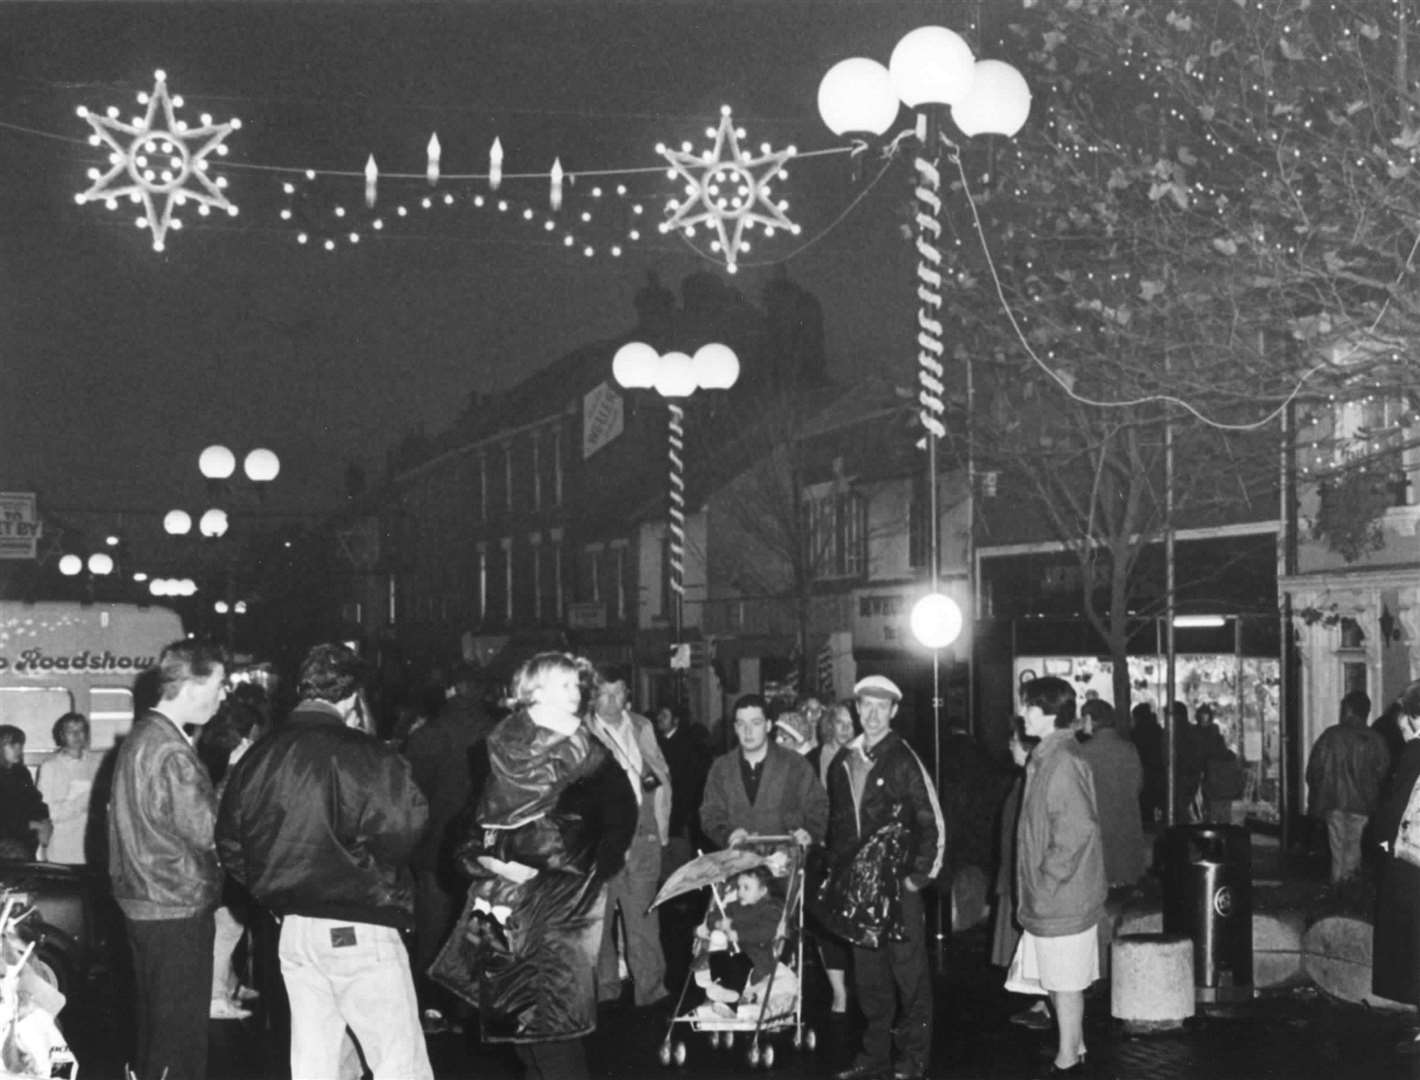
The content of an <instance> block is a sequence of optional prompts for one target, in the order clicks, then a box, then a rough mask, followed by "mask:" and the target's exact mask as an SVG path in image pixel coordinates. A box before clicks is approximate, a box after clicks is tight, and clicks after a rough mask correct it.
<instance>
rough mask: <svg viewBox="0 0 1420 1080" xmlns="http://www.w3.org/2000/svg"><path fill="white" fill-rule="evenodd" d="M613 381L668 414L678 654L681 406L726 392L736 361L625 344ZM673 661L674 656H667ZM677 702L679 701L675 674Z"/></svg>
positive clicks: (711, 348)
mask: <svg viewBox="0 0 1420 1080" xmlns="http://www.w3.org/2000/svg"><path fill="white" fill-rule="evenodd" d="M612 375H613V376H614V377H615V378H616V381H617V383H618V384H619V385H620V386H622V387H624V388H626V389H628V390H636V389H650V388H653V387H654V388H655V390H656V392H657V393H658V394H660V395H661V396H662V397H663V398H665V399H666V407H667V412H668V414H669V420H668V428H667V440H666V465H667V472H668V476H669V489H668V490H669V499H668V504H667V511H666V512H667V530H666V532H667V540H668V543H667V558H666V574H667V583H668V585H669V586H670V594H671V597H670V598H671V647H672V649H673V650H675V649H678V648H679V646H680V644H681V640H680V639H681V632H682V630H683V628H684V626H685V407H684V406H683V405H682V404H681V402H683V401H684V400H685V399H687V398H689V397H690V395H691V394H693V393H695V391H696V390H728V389H729V388H730V387H732V386H734V385H735V382H736V380H737V379H739V377H740V361H739V357H737V356H736V355H735V351H734V350H733V349H731V348H730V347H729V346H728V345H721V344H719V343H718V342H711V343H710V344H708V345H702V346H701V347H700V348H699V349H697V350H696V351H695V355H694V356H690V355H687V354H686V353H683V352H668V353H665V354H662V353H659V352H657V351H656V349H655V348H654V347H653V346H651V345H647V344H645V343H644V342H641V341H628V342H627V343H626V344H625V345H623V346H621V348H620V349H618V350H617V351H616V356H615V357H614V358H613V359H612ZM672 655H673V657H674V653H673V654H672ZM672 667H673V668H674V670H675V671H676V672H677V678H676V697H677V699H679V698H680V686H681V683H680V678H679V672H680V671H682V670H684V669H683V667H680V666H677V665H675V664H674V663H673V664H672Z"/></svg>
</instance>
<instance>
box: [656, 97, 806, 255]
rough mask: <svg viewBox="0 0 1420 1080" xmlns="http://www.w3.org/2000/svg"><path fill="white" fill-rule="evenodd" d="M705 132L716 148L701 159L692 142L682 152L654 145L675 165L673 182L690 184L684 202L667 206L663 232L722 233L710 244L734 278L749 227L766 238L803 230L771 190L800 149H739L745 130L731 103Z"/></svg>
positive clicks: (670, 171)
mask: <svg viewBox="0 0 1420 1080" xmlns="http://www.w3.org/2000/svg"><path fill="white" fill-rule="evenodd" d="M705 134H706V135H707V136H710V137H712V138H713V139H714V140H715V145H714V147H712V148H711V149H709V150H706V151H705V152H704V153H702V154H701V155H699V156H698V157H697V156H696V155H695V154H693V153H691V152H690V143H682V144H681V148H680V149H679V150H670V149H667V147H666V146H665V144H660V145H658V146H657V147H656V153H658V154H660V155H661V156H662V157H664V158H665V159H666V160H667V161H668V162H670V164H671V167H670V169H668V170H667V171H666V175H667V176H669V177H670V178H671V179H675V178H676V176H681V177H683V178H684V179H685V182H686V187H685V193H686V198H685V200H684V201H683V202H682V201H681V200H679V199H671V200H670V201H669V202H667V203H666V212H667V214H668V215H669V216H668V217H667V218H666V220H665V221H663V222H661V226H660V228H661V232H663V233H668V232H670V231H671V230H672V229H680V230H681V231H683V232H684V233H685V235H686V236H693V235H695V226H697V225H700V224H702V223H705V222H708V223H710V224H711V226H712V227H713V228H714V229H715V231H716V233H717V234H718V235H719V239H718V240H714V241H711V244H710V247H711V250H713V251H719V252H722V253H723V254H724V256H725V266H726V269H728V270H729V272H730V273H732V274H733V273H734V272H735V269H736V263H737V262H738V260H739V255H740V252H742V251H748V250H749V242H748V240H747V239H746V237H745V232H746V230H747V229H751V228H753V227H754V226H755V225H756V224H758V225H761V226H763V227H764V235H765V236H773V235H774V230H775V229H785V230H787V231H789V232H791V233H794V234H797V233H798V232H799V226H798V225H796V224H794V223H793V222H792V221H790V220H789V219H788V217H786V216H785V213H784V211H786V210H787V209H788V208H789V204H788V202H786V201H785V200H783V199H781V200H779V201H778V202H775V201H774V200H773V197H772V193H771V192H770V190H769V182H770V181H771V180H775V179H778V180H783V179H785V178H787V176H788V173H786V172H785V171H784V162H786V161H788V160H789V158H791V157H793V156H794V155H795V154H796V153H797V151H796V150H795V149H794V147H792V146H790V147H788V148H787V149H785V150H770V148H769V144H768V143H765V144H764V145H763V146H761V147H760V154H759V157H749V156H748V155H746V154H745V152H744V151H743V150H741V149H740V140H741V139H743V138H744V137H745V133H744V129H743V128H739V129H737V128H736V127H735V122H734V120H733V119H732V118H731V117H730V107H729V106H728V105H723V106H721V108H720V126H719V128H708V129H707V130H706V132H705Z"/></svg>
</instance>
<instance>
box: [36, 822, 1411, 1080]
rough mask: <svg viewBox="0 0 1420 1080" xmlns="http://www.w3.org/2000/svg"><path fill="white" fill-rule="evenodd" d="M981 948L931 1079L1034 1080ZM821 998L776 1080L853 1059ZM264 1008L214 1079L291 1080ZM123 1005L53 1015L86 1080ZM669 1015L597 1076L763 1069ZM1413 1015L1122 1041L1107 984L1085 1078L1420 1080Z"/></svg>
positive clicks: (1339, 1015)
mask: <svg viewBox="0 0 1420 1080" xmlns="http://www.w3.org/2000/svg"><path fill="white" fill-rule="evenodd" d="M1253 876H1254V880H1255V882H1256V883H1257V884H1258V885H1262V884H1263V883H1264V882H1273V883H1277V882H1282V883H1285V884H1287V885H1288V886H1297V887H1298V888H1304V887H1305V884H1306V883H1307V882H1312V883H1319V882H1322V881H1324V877H1325V862H1324V859H1323V860H1322V861H1320V862H1318V861H1317V860H1316V859H1315V858H1309V857H1306V856H1300V857H1290V856H1289V857H1287V858H1283V857H1282V856H1281V854H1280V853H1279V852H1278V851H1277V850H1276V848H1275V845H1273V846H1272V847H1268V846H1267V845H1266V844H1265V843H1263V844H1262V845H1261V846H1259V847H1258V848H1256V849H1255V851H1254V864H1253ZM987 950H988V936H987V932H986V930H985V928H981V929H977V930H974V931H970V932H968V933H965V934H960V935H957V936H956V937H955V938H954V939H953V940H952V941H951V943H950V945H949V947H948V949H947V951H946V955H945V956H943V957H940V958H934V960H936V961H939V963H936V964H935V966H936V968H937V970H938V971H939V974H938V977H937V980H936V982H937V995H938V997H937V1014H936V1015H937V1027H936V1038H935V1041H934V1055H933V1066H932V1076H934V1077H936V1078H939V1080H1030V1078H1033V1077H1037V1076H1043V1075H1044V1074H1045V1072H1046V1070H1047V1069H1048V1067H1049V1054H1050V1051H1051V1050H1052V1039H1051V1036H1049V1035H1045V1034H1038V1033H1034V1032H1030V1031H1027V1030H1025V1029H1023V1028H1020V1027H1017V1026H1015V1025H1013V1024H1011V1023H1009V1022H1008V1017H1009V1016H1010V1015H1011V1014H1012V1013H1014V1012H1016V1011H1018V1010H1019V1009H1021V1008H1022V1007H1024V1006H1025V1005H1026V1004H1028V1000H1027V999H1024V998H1019V997H1015V996H1013V995H1010V994H1007V993H1006V992H1005V991H1004V990H1003V989H1002V988H1001V981H1002V972H1001V971H1000V970H999V969H994V968H991V967H988V966H987V965H986V963H985V962H984V958H985V956H986V955H987ZM675 977H677V978H679V977H681V976H680V975H679V974H677V975H676V976H675ZM825 993H826V985H825V984H824V983H823V981H822V976H821V974H820V973H819V972H817V971H816V970H815V969H813V968H810V969H809V971H808V972H807V991H806V999H805V1008H806V1014H807V1017H808V1021H809V1023H810V1026H812V1028H813V1030H814V1035H815V1042H816V1043H817V1046H816V1048H815V1049H814V1050H813V1051H812V1052H809V1051H807V1050H803V1049H799V1050H796V1049H795V1048H794V1047H793V1045H792V1040H791V1039H789V1038H788V1037H787V1036H781V1037H779V1038H778V1039H776V1040H775V1041H774V1047H775V1064H774V1068H773V1070H772V1071H773V1073H774V1074H776V1075H778V1076H780V1077H782V1078H783V1080H800V1078H804V1080H807V1078H826V1077H828V1076H830V1075H831V1074H832V1072H833V1071H834V1070H836V1069H838V1068H841V1067H842V1066H843V1065H845V1064H847V1063H848V1061H849V1059H850V1058H851V1055H852V1051H853V1050H854V1048H855V1047H856V1040H857V1029H856V1023H855V1022H854V1021H853V1020H851V1019H850V1021H849V1022H848V1023H847V1024H843V1023H840V1024H838V1025H830V1024H828V1023H826V1020H827V1017H826V1013H825V1005H826V1003H825ZM272 1004H273V1008H271V1009H270V1010H269V1012H270V1015H263V1014H261V1013H258V1015H257V1016H256V1017H254V1018H252V1019H251V1020H245V1021H240V1022H234V1021H226V1022H214V1023H213V1025H212V1029H211V1030H212V1051H211V1068H210V1078H211V1080H259V1078H260V1080H267V1078H269V1080H289V1078H288V1077H287V1072H286V1067H285V1044H284V1034H283V1031H282V1019H283V1016H284V1006H282V1005H280V1003H279V1001H274V1002H273V1003H272ZM122 1007H123V1002H122V1001H121V1000H118V999H117V998H116V997H115V996H114V995H113V994H111V993H110V994H100V995H97V999H96V1000H93V1001H91V1002H90V1003H89V1004H88V1005H83V1004H81V1003H79V1002H77V1001H76V1002H75V1004H74V1005H73V1006H72V1007H71V1008H70V1009H69V1010H66V1015H65V1016H64V1017H63V1018H62V1020H63V1022H64V1024H65V1029H66V1031H67V1032H68V1033H69V1036H70V1038H71V1040H72V1043H73V1045H74V1049H75V1051H76V1053H77V1054H78V1055H79V1061H80V1065H81V1075H82V1076H83V1077H84V1080H109V1078H113V1080H119V1078H121V1077H122V1064H123V1061H124V1060H125V1049H124V1047H125V1042H126V1039H125V1031H124V1025H123V1022H122V1020H121V1019H120V1017H121V1015H122ZM850 1016H851V1013H850ZM667 1021H668V1012H667V1011H656V1010H650V1011H647V1010H638V1009H634V1008H631V1007H629V1006H614V1007H608V1008H604V1009H603V1010H602V1013H601V1017H600V1026H599V1029H598V1031H597V1032H596V1034H595V1035H593V1036H592V1037H590V1038H589V1039H588V1057H589V1060H590V1062H591V1065H592V1071H593V1075H594V1076H595V1077H597V1078H598V1080H640V1078H643V1077H645V1078H654V1077H666V1080H673V1077H674V1076H675V1075H676V1074H680V1075H684V1076H686V1077H687V1078H692V1077H693V1078H710V1077H731V1076H740V1075H753V1074H755V1073H762V1070H758V1069H751V1067H750V1066H749V1064H748V1063H747V1061H746V1050H747V1045H746V1043H745V1042H744V1041H743V1040H741V1042H740V1043H739V1044H738V1046H737V1047H736V1049H735V1050H733V1051H727V1050H724V1049H715V1048H712V1046H711V1045H710V1040H709V1038H708V1037H707V1036H706V1035H704V1034H700V1033H695V1032H691V1031H690V1030H689V1028H688V1026H686V1025H676V1026H675V1028H674V1030H673V1035H674V1037H675V1038H676V1039H677V1040H683V1041H684V1042H685V1043H686V1049H687V1055H686V1061H685V1064H684V1065H683V1066H681V1067H679V1068H669V1069H668V1068H664V1067H663V1066H661V1064H660V1063H659V1061H658V1051H659V1049H660V1046H661V1044H662V1042H663V1041H664V1039H665V1037H666V1035H667ZM1409 1022H1410V1018H1408V1017H1405V1016H1397V1015H1395V1014H1386V1013H1378V1012H1375V1011H1372V1010H1368V1009H1365V1008H1362V1007H1359V1006H1354V1005H1348V1004H1343V1003H1340V1002H1336V1001H1333V1000H1330V999H1328V998H1325V997H1323V996H1321V995H1320V994H1318V993H1316V992H1315V991H1313V990H1311V989H1310V988H1307V987H1300V988H1296V989H1293V990H1290V991H1284V992H1272V993H1268V994H1266V995H1264V996H1262V997H1259V998H1257V999H1255V1000H1253V1001H1251V1002H1248V1003H1246V1004H1245V1005H1234V1006H1229V1007H1226V1008H1221V1007H1220V1008H1215V1009H1213V1010H1210V1011H1208V1012H1206V1013H1204V1014H1203V1015H1200V1016H1199V1017H1198V1018H1197V1019H1196V1020H1194V1021H1193V1022H1191V1023H1190V1024H1189V1025H1188V1026H1187V1027H1186V1028H1185V1029H1183V1030H1182V1031H1179V1032H1176V1033H1173V1034H1167V1035H1153V1036H1149V1037H1137V1038H1131V1037H1129V1036H1128V1035H1127V1034H1126V1033H1125V1032H1124V1031H1123V1030H1122V1028H1121V1027H1120V1026H1119V1025H1118V1024H1117V1023H1116V1022H1115V1021H1113V1020H1111V1018H1110V1016H1109V994H1108V988H1107V987H1105V986H1102V987H1101V988H1100V992H1098V993H1097V994H1096V995H1095V996H1092V997H1091V999H1090V1001H1089V1006H1088V1011H1087V1025H1086V1026H1087V1033H1086V1034H1087V1043H1088V1045H1089V1048H1090V1055H1089V1061H1090V1075H1091V1076H1092V1077H1095V1078H1098V1080H1167V1078H1174V1077H1179V1078H1183V1077H1198V1078H1209V1080H1213V1078H1217V1080H1257V1078H1274V1077H1275V1078H1277V1080H1292V1078H1307V1077H1316V1078H1327V1080H1331V1078H1348V1080H1349V1078H1366V1080H1369V1078H1376V1080H1381V1078H1385V1080H1392V1078H1400V1077H1412V1076H1413V1078H1414V1080H1420V1058H1417V1059H1414V1060H1413V1061H1412V1060H1411V1059H1408V1058H1403V1057H1400V1056H1398V1055H1397V1054H1396V1053H1395V1044H1396V1042H1397V1040H1399V1039H1401V1038H1403V1037H1408V1035H1409V1034H1410V1030H1411V1029H1410V1027H1409ZM430 1055H431V1058H432V1060H433V1062H434V1066H435V1070H436V1072H437V1074H438V1076H439V1077H440V1078H441V1080H454V1078H458V1080H469V1078H477V1080H517V1078H518V1077H519V1076H520V1072H519V1069H518V1066H517V1064H516V1062H515V1061H514V1060H513V1057H512V1055H511V1054H510V1053H509V1052H507V1050H506V1049H505V1048H498V1047H483V1046H481V1045H480V1044H479V1042H478V1040H477V1038H476V1037H475V1036H473V1035H471V1034H467V1035H462V1034H444V1035H438V1036H434V1037H432V1038H431V1039H430ZM315 1080H324V1078H315ZM331 1080H334V1078H331Z"/></svg>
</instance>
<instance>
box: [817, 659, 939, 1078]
mask: <svg viewBox="0 0 1420 1080" xmlns="http://www.w3.org/2000/svg"><path fill="white" fill-rule="evenodd" d="M853 692H854V695H855V696H856V697H857V699H858V717H859V720H860V722H861V723H862V726H863V733H862V734H861V735H859V736H858V737H857V738H856V739H854V740H853V741H852V742H851V743H849V744H848V745H847V746H845V747H843V749H841V750H839V752H838V754H837V755H836V756H835V758H834V760H833V764H832V765H830V766H829V770H828V796H829V821H828V847H829V853H830V857H831V858H832V859H833V860H834V861H835V862H840V861H843V860H847V859H851V858H852V857H853V855H854V853H855V852H856V851H857V850H858V849H859V847H860V846H861V845H862V844H863V843H864V841H866V840H868V839H869V838H870V837H872V836H873V835H874V834H875V833H877V832H878V831H879V830H880V829H882V828H884V827H885V826H888V825H891V824H893V823H894V822H898V823H901V824H903V825H905V826H907V829H908V831H909V833H910V835H911V843H910V844H909V850H908V859H907V866H906V868H905V869H906V874H905V876H904V878H903V882H902V922H903V929H904V931H905V938H904V940H901V941H893V940H888V941H886V942H884V943H882V944H881V945H879V947H878V948H876V949H867V948H860V947H859V946H856V945H855V946H854V947H853V983H854V987H855V988H856V990H857V992H858V1004H859V1006H860V1007H861V1008H862V1010H863V1016H864V1019H865V1020H866V1021H867V1027H866V1029H865V1030H864V1032H863V1045H862V1049H861V1050H860V1051H859V1054H858V1056H857V1058H856V1059H855V1060H854V1062H853V1064H852V1065H851V1066H849V1067H848V1068H847V1069H845V1070H843V1071H842V1072H840V1073H838V1074H837V1080H887V1078H889V1077H896V1078H897V1080H917V1078H920V1077H922V1076H924V1075H925V1074H926V1070H927V1055H928V1053H929V1051H930V1050H931V1045H932V978H931V973H930V972H929V971H928V970H927V926H926V911H925V909H924V907H923V903H922V889H923V888H925V887H926V886H927V884H928V883H930V882H931V881H932V879H934V878H935V877H936V876H937V875H938V874H940V873H941V871H942V860H943V858H944V856H945V854H946V835H947V830H946V824H945V822H944V820H943V818H942V807H941V803H940V802H939V801H938V799H937V790H936V786H935V785H934V783H933V781H932V778H931V777H930V776H929V775H928V774H927V770H926V768H925V767H924V766H923V764H922V761H921V759H919V758H918V757H917V755H916V754H915V753H914V752H913V750H912V747H910V746H908V745H907V742H906V741H905V740H904V739H903V738H902V736H900V735H898V734H897V732H895V731H893V730H892V726H891V725H892V718H893V717H894V716H896V715H897V707H898V703H899V702H900V701H901V700H902V691H901V690H899V689H898V687H897V684H896V683H894V682H893V681H892V680H891V679H889V678H886V677H885V676H882V675H869V676H867V677H866V678H863V679H859V680H858V683H857V685H856V686H854V688H853ZM894 1021H896V1022H894ZM894 1058H895V1059H896V1060H895V1061H894Z"/></svg>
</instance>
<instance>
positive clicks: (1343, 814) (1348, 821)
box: [1307, 690, 1390, 884]
mask: <svg viewBox="0 0 1420 1080" xmlns="http://www.w3.org/2000/svg"><path fill="white" fill-rule="evenodd" d="M1370 713H1371V699H1370V697H1368V696H1367V695H1366V694H1365V692H1364V691H1361V690H1352V691H1351V692H1350V693H1349V694H1347V695H1346V696H1345V697H1344V698H1342V699H1341V720H1340V722H1339V723H1337V724H1336V725H1334V726H1333V727H1329V728H1327V729H1326V730H1325V731H1323V732H1322V733H1321V736H1320V737H1319V738H1318V739H1317V741H1316V743H1315V744H1314V745H1313V746H1312V752H1311V756H1310V758H1309V759H1308V760H1307V789H1308V790H1307V814H1308V815H1310V816H1311V817H1315V818H1321V819H1322V820H1324V821H1325V822H1326V838H1327V844H1328V847H1330V849H1331V881H1332V883H1333V884H1335V883H1336V882H1339V881H1343V880H1345V879H1346V878H1348V877H1351V876H1352V875H1353V874H1355V873H1356V872H1357V871H1358V870H1359V869H1360V868H1361V833H1362V831H1363V830H1364V829H1365V827H1366V822H1367V821H1368V820H1369V819H1370V816H1371V815H1372V814H1373V813H1375V811H1376V805H1377V804H1378V803H1379V802H1380V795H1381V785H1382V784H1383V783H1384V781H1385V778H1386V776H1387V775H1388V774H1389V773H1390V751H1389V750H1388V749H1387V748H1386V744H1385V739H1384V738H1383V737H1382V736H1381V735H1379V734H1377V733H1376V732H1374V731H1372V730H1371V729H1370V728H1369V727H1368V726H1367V724H1366V721H1368V720H1369V719H1370Z"/></svg>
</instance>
